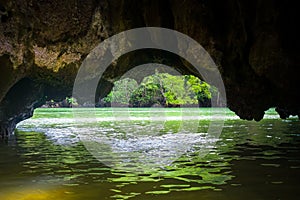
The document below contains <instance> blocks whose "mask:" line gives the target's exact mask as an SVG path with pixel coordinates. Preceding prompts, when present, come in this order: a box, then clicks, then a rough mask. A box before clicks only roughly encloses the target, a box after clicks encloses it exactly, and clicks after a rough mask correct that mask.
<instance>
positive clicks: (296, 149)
mask: <svg viewBox="0 0 300 200" xmlns="http://www.w3.org/2000/svg"><path fill="white" fill-rule="evenodd" d="M191 110H193V109H191ZM195 110H196V109H195ZM131 111H132V113H133V114H132V115H133V116H134V117H137V118H138V117H147V116H146V115H147V113H148V111H147V110H146V109H132V110H131ZM178 113H179V111H178V109H169V111H168V112H167V113H165V114H166V116H168V117H169V118H167V119H168V120H167V121H165V123H164V125H163V127H162V128H161V129H160V131H159V132H157V133H156V134H149V133H152V132H153V131H154V130H157V129H154V128H155V125H156V124H157V126H159V123H158V122H159V121H157V123H151V124H147V123H148V122H147V121H145V120H135V121H131V122H128V121H119V122H116V121H110V120H107V119H108V118H110V117H112V116H111V112H110V110H109V109H99V111H97V117H99V118H101V119H104V120H102V121H101V120H100V121H99V122H98V123H97V124H89V123H88V121H87V122H85V123H84V122H82V123H78V121H74V120H72V111H71V110H68V109H38V110H37V111H36V112H35V116H34V118H32V119H29V120H27V121H24V122H22V123H21V124H20V125H19V126H18V130H17V131H16V139H15V140H13V139H12V141H10V142H9V143H8V144H0V155H1V159H0V169H1V170H0V199H1V200H2V199H3V200H10V199H14V200H18V199H23V200H25V199H33V200H34V199H190V200H192V199H241V198H243V199H296V198H297V197H298V196H299V195H300V191H299V188H300V187H299V186H300V183H299V181H298V180H299V178H300V131H299V130H300V129H299V127H300V124H299V121H298V120H297V119H289V120H281V119H277V115H276V114H275V112H274V111H273V110H271V111H268V113H267V115H266V118H267V119H264V120H262V121H261V122H259V123H256V122H247V121H242V120H237V119H236V117H235V116H234V115H233V114H232V113H230V112H228V113H227V115H226V122H225V126H224V129H223V132H222V135H221V137H220V138H219V139H218V140H215V141H212V142H211V144H210V145H206V146H205V147H208V148H207V149H206V150H207V151H208V152H207V153H208V154H207V155H205V156H199V154H200V155H201V152H202V151H203V146H201V145H202V144H203V140H201V137H204V136H205V134H204V133H205V132H206V131H207V128H208V124H209V122H208V121H207V120H200V121H199V122H198V123H199V127H198V129H197V131H194V132H191V131H190V132H185V133H182V132H181V129H180V123H182V122H181V121H178V119H176V117H177V118H178V115H179V114H178ZM195 113H197V115H198V114H199V113H200V117H203V119H204V118H205V116H209V113H210V111H209V109H202V110H201V111H199V110H196V111H195ZM189 121H190V120H189ZM151 128H152V129H151ZM125 130H126V131H125ZM128 130H130V131H128ZM80 131H81V132H89V133H93V134H95V133H97V132H101V133H105V135H106V136H107V137H105V138H99V136H98V139H102V140H103V139H107V138H109V141H106V144H109V147H110V148H112V149H113V151H109V152H114V153H115V154H114V155H115V156H116V155H118V153H119V154H121V156H122V154H124V152H127V154H125V155H127V158H128V156H129V155H131V153H136V152H138V153H141V154H138V155H146V156H148V157H146V158H150V161H151V162H149V161H147V160H144V161H143V163H144V166H143V170H142V171H130V170H128V169H130V168H132V167H136V166H134V165H132V166H130V163H131V164H132V163H138V162H136V161H134V160H130V159H129V160H127V161H128V162H126V159H123V160H122V161H123V162H120V160H118V159H116V157H114V159H111V158H112V156H113V155H112V154H109V155H105V154H101V155H99V156H100V157H101V158H100V160H101V161H103V158H104V157H106V158H107V159H108V161H107V162H109V161H112V160H114V161H118V163H114V166H116V165H117V166H118V167H115V168H110V167H108V166H106V165H104V164H103V163H101V162H99V161H98V159H99V158H98V159H97V158H95V157H94V156H93V155H91V153H90V152H89V151H88V150H86V148H85V146H84V145H83V143H82V142H81V141H80V138H79V137H78V132H80ZM199 141H201V142H199ZM182 144H184V145H185V146H186V148H181V146H180V145H182ZM170 145H173V146H170ZM178 147H180V148H178ZM174 149H177V150H178V149H183V150H184V152H179V154H176V152H175V154H176V155H175V157H172V155H174ZM103 152H104V151H103ZM142 153H143V154H142ZM177 153H178V152H177ZM177 155H179V156H177ZM159 156H160V157H159ZM134 157H135V158H140V157H138V156H136V155H135V156H134ZM119 158H120V157H119ZM123 158H124V155H123ZM142 158H145V157H142ZM174 158H175V159H174ZM124 160H125V161H124ZM170 160H171V162H167V161H170ZM151 163H152V164H153V163H155V164H156V165H155V167H153V166H151ZM157 163H159V165H157ZM105 164H107V163H105ZM157 166H159V167H158V168H157Z"/></svg>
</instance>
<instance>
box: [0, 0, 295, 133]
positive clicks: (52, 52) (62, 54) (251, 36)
mask: <svg viewBox="0 0 300 200" xmlns="http://www.w3.org/2000/svg"><path fill="white" fill-rule="evenodd" d="M296 4H297V3H296V2H295V3H294V1H275V0H253V1H248V0H246V1H243V0H226V1H217V0H209V1H208V0H187V1H182V0H172V1H171V0H101V1H96V0H68V1H61V0H51V1H50V0H40V1H38V0H29V1H27V0H15V1H7V0H0V21H1V24H0V70H1V71H0V133H1V134H0V135H1V136H2V137H3V136H5V135H8V134H10V133H11V132H12V131H13V130H14V128H15V125H16V123H18V122H19V121H21V120H24V119H26V118H28V117H30V116H31V115H32V112H33V109H34V108H35V107H37V106H39V105H41V104H42V103H43V102H44V101H45V100H47V99H61V98H63V97H65V96H66V95H69V94H70V93H71V90H72V86H73V81H74V78H75V76H76V72H77V70H78V68H79V66H80V64H81V62H82V61H83V60H84V58H85V57H86V55H87V54H88V53H89V52H90V51H91V50H92V49H93V48H94V47H95V46H96V45H97V44H99V42H100V41H103V40H104V39H105V38H108V37H110V36H112V35H114V34H116V33H119V32H121V31H124V30H128V29H132V28H137V27H144V26H157V27H166V28H170V29H174V30H177V31H179V32H182V33H184V34H187V35H188V36H190V37H192V38H193V39H195V40H196V41H198V42H199V43H200V44H201V45H202V46H203V47H204V48H205V49H206V50H207V51H208V52H209V53H210V55H211V56H212V57H213V59H214V61H215V62H216V64H217V65H218V67H219V69H220V71H221V73H222V77H223V80H224V83H225V87H226V93H227V101H228V106H229V108H230V109H231V110H233V111H235V112H236V114H237V115H239V116H240V117H241V118H242V119H248V120H251V119H255V120H260V119H262V117H263V115H264V111H265V110H267V109H268V108H270V107H277V111H278V113H279V114H280V116H281V117H282V118H286V117H288V116H289V115H291V114H292V115H298V116H299V115H300V105H299V103H298V101H299V97H300V95H299V92H298V90H299V88H298V86H299V84H298V82H299V78H298V73H297V72H298V68H299V63H300V62H299V59H300V57H299V47H300V45H299V39H298V38H299V35H300V34H299V31H298V30H297V27H298V25H299V23H298V21H299V14H298V13H299V12H298V10H299V9H298V6H297V5H296ZM137 55H138V56H137ZM159 55H160V56H161V57H166V60H167V61H166V64H169V65H176V66H178V70H180V71H181V72H183V73H191V74H195V72H194V71H193V69H192V68H191V67H190V66H189V65H187V64H185V63H184V62H183V61H181V60H180V59H177V58H173V57H172V56H170V55H164V54H161V53H160V54H159ZM151 56H157V55H155V53H153V52H152V53H149V52H148V53H147V52H134V53H132V54H130V55H127V56H125V57H123V58H120V59H119V60H118V63H116V64H115V65H114V66H113V68H111V70H109V71H108V72H106V74H105V77H107V78H105V77H104V79H103V80H102V84H101V87H102V88H101V94H100V95H105V93H107V92H109V90H110V89H111V87H112V83H111V81H112V80H116V79H118V77H120V76H121V75H122V74H123V73H125V72H126V71H127V70H128V69H130V67H131V66H132V65H134V64H137V63H140V62H146V61H147V57H151ZM141 59H143V60H142V61H141ZM195 75H198V76H199V74H195Z"/></svg>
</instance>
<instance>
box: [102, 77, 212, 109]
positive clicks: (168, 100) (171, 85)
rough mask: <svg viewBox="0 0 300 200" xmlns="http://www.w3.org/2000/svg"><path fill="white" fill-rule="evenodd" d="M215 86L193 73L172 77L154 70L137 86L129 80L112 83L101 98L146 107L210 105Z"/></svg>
mask: <svg viewBox="0 0 300 200" xmlns="http://www.w3.org/2000/svg"><path fill="white" fill-rule="evenodd" d="M216 93H217V89H216V88H215V87H211V86H210V85H209V84H207V83H206V82H204V81H201V80H200V79H198V78H197V77H195V76H192V75H185V76H173V75H170V74H167V73H157V72H156V73H155V74H154V75H151V76H148V77H145V78H144V80H143V81H142V83H141V84H140V85H138V84H137V82H136V81H134V80H133V79H129V78H126V79H122V80H120V81H117V82H115V87H114V88H113V91H112V92H111V93H109V94H108V95H107V96H106V97H105V98H104V99H103V101H104V102H106V103H119V104H129V105H131V106H133V107H149V106H153V105H155V104H160V105H161V106H165V107H173V106H179V105H198V104H199V105H200V106H204V107H207V106H210V105H211V104H210V100H211V98H212V94H216Z"/></svg>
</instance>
